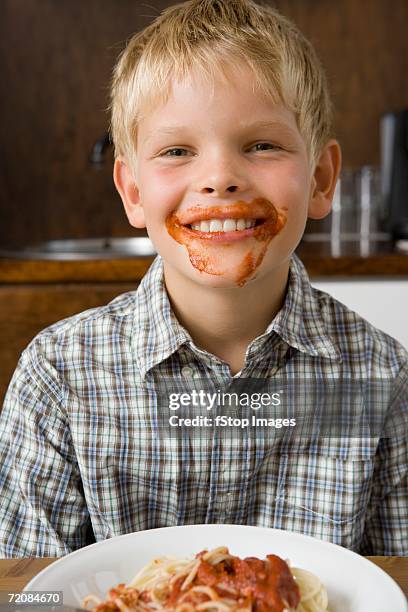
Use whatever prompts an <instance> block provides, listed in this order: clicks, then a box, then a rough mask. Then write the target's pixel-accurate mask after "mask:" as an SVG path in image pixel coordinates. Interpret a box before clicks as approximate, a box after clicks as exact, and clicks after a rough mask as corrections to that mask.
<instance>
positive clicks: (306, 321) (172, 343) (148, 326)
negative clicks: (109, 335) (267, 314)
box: [133, 255, 341, 377]
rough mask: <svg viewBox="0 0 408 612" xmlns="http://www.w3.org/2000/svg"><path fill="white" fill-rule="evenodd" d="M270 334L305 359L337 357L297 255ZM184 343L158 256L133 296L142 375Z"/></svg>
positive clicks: (185, 338)
mask: <svg viewBox="0 0 408 612" xmlns="http://www.w3.org/2000/svg"><path fill="white" fill-rule="evenodd" d="M273 333H276V334H278V335H279V336H280V337H281V338H282V339H283V340H284V342H286V343H287V344H288V345H290V346H292V347H294V348H295V349H297V350H299V351H301V352H302V353H306V354H307V355H311V356H313V357H325V358H329V359H335V360H340V359H341V358H340V354H339V352H338V350H337V349H336V347H335V345H334V343H333V341H332V339H331V337H330V335H329V333H328V331H327V329H326V325H325V321H324V319H323V316H322V313H321V307H320V302H319V299H318V293H317V291H316V290H315V289H313V287H312V286H311V284H310V281H309V277H308V275H307V272H306V270H305V268H304V266H303V264H302V262H301V261H300V259H299V258H298V257H297V256H296V255H293V256H292V258H291V263H290V271H289V280H288V287H287V293H286V298H285V302H284V304H283V306H282V308H281V310H280V311H279V312H278V314H277V315H276V317H275V318H274V320H273V321H272V322H271V323H270V325H269V326H268V328H267V329H266V332H265V334H263V337H269V336H271V335H272V334H273ZM186 343H189V344H190V345H192V344H193V341H192V338H191V336H190V334H189V333H188V332H187V330H186V329H185V328H184V327H183V326H182V325H181V324H180V323H179V321H178V320H177V318H176V316H175V315H174V313H173V311H172V308H171V305H170V301H169V298H168V295H167V291H166V288H165V286H164V277H163V262H162V259H161V257H160V255H158V256H157V257H156V259H155V260H154V262H153V263H152V265H151V266H150V268H149V270H148V272H147V273H146V274H145V276H144V277H143V279H142V281H141V283H140V285H139V287H138V289H137V292H136V304H135V313H134V320H133V348H134V351H135V357H136V361H137V364H138V366H139V370H140V372H141V374H142V376H143V377H144V376H145V374H146V372H148V370H150V369H151V368H152V367H154V366H155V365H157V364H159V363H160V362H162V361H164V360H165V359H167V358H168V357H169V356H170V355H172V354H173V353H174V352H176V351H177V350H178V349H179V348H180V346H181V345H183V344H186Z"/></svg>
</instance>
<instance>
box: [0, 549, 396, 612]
mask: <svg viewBox="0 0 408 612" xmlns="http://www.w3.org/2000/svg"><path fill="white" fill-rule="evenodd" d="M367 559H369V560H370V561H372V562H373V563H375V564H376V565H378V567H380V568H381V569H383V570H384V571H385V572H386V573H387V574H388V575H389V576H391V578H393V579H394V580H395V581H396V582H397V583H398V584H399V585H400V587H401V588H402V590H403V591H404V593H405V595H406V596H407V597H408V557H367ZM55 560H56V559H0V603H5V602H7V601H8V593H17V592H19V591H21V590H22V589H23V587H24V586H25V585H26V584H27V582H28V581H29V580H31V578H33V576H35V575H36V574H38V572H40V571H41V570H42V569H44V568H45V567H47V565H50V564H51V563H53V562H54V561H55ZM44 610H45V612H46V608H44Z"/></svg>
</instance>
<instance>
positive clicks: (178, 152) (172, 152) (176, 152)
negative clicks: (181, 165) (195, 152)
mask: <svg viewBox="0 0 408 612" xmlns="http://www.w3.org/2000/svg"><path fill="white" fill-rule="evenodd" d="M185 153H188V151H187V149H181V148H179V147H175V148H174V149H167V151H163V153H160V157H184V154H185Z"/></svg>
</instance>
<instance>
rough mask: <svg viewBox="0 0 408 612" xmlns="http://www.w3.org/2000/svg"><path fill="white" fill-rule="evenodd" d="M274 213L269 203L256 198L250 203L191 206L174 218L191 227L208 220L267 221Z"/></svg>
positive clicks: (273, 208) (274, 210)
mask: <svg viewBox="0 0 408 612" xmlns="http://www.w3.org/2000/svg"><path fill="white" fill-rule="evenodd" d="M274 212H276V209H275V207H274V206H273V204H271V202H269V201H268V200H265V199H264V198H256V199H255V200H253V201H252V202H244V201H239V202H235V203H234V204H224V205H223V204H220V205H218V206H211V207H208V206H205V207H204V206H200V205H196V206H191V207H190V208H187V209H186V210H183V211H178V212H177V213H176V214H175V216H176V220H177V221H178V222H179V223H180V224H181V225H192V224H195V223H198V222H199V221H209V220H210V219H267V218H268V217H270V216H271V215H273V214H274Z"/></svg>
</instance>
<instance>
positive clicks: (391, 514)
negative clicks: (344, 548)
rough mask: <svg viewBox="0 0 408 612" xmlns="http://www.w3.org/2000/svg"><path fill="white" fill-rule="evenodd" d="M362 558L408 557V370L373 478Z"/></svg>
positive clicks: (403, 374) (402, 378)
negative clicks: (369, 556) (370, 556)
mask: <svg viewBox="0 0 408 612" xmlns="http://www.w3.org/2000/svg"><path fill="white" fill-rule="evenodd" d="M360 552H361V554H364V555H389V556H393V555H395V556H407V555H408V367H407V364H405V365H404V367H403V368H402V369H401V371H400V375H399V377H398V380H397V384H396V393H395V395H394V398H393V401H392V404H391V408H390V410H389V414H388V418H387V422H386V427H385V437H383V438H381V440H380V443H379V446H378V450H377V454H376V459H375V468H374V475H373V486H372V493H371V502H370V506H369V508H368V512H367V520H366V524H365V530H364V536H363V541H362V549H361V551H360Z"/></svg>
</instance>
